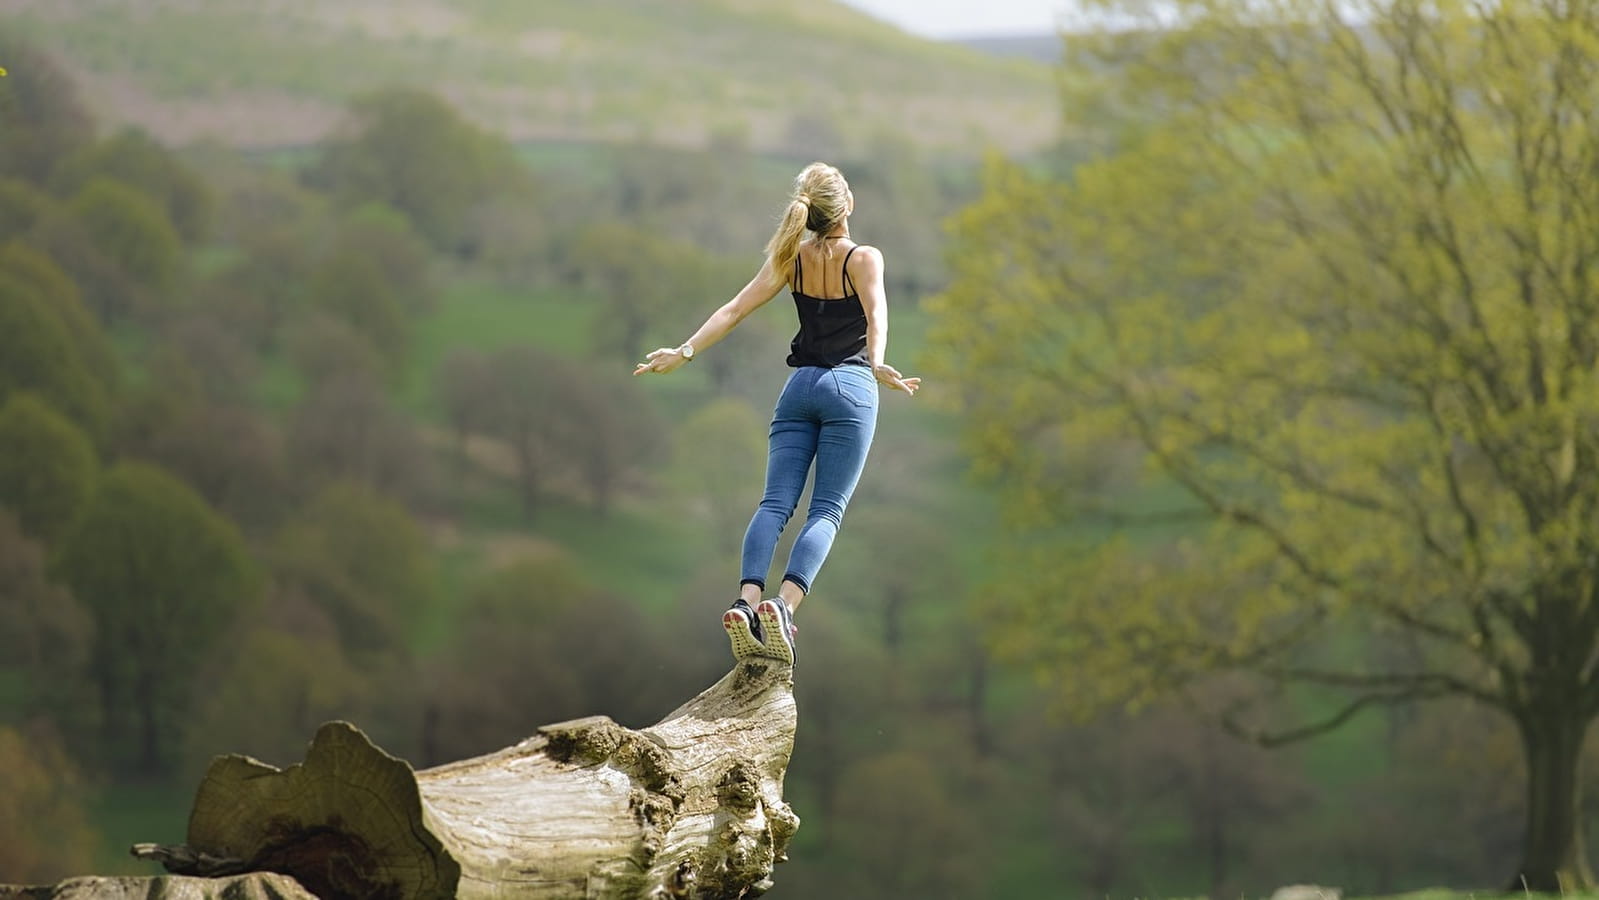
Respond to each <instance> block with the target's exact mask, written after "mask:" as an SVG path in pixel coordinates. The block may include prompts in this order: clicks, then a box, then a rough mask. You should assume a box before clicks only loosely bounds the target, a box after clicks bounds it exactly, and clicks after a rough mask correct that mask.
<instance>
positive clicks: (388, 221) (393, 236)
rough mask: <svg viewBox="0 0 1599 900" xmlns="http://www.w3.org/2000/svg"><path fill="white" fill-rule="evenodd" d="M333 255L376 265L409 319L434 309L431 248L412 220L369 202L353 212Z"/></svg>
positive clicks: (341, 229) (342, 228)
mask: <svg viewBox="0 0 1599 900" xmlns="http://www.w3.org/2000/svg"><path fill="white" fill-rule="evenodd" d="M332 252H333V254H334V255H346V256H358V257H363V258H365V259H370V260H372V261H373V262H375V263H377V266H378V270H379V271H380V272H381V273H382V274H383V278H384V281H385V282H386V283H387V284H388V286H389V288H390V290H392V291H393V292H394V295H395V297H396V298H397V299H398V300H399V304H400V307H401V309H403V310H404V312H405V314H406V315H407V316H420V315H423V314H425V313H428V312H431V311H432V310H433V305H434V299H435V297H434V285H433V273H432V252H431V248H429V247H428V245H427V244H425V243H423V242H422V239H421V237H420V236H418V234H417V232H416V229H415V228H414V227H412V225H411V222H410V220H409V219H407V218H406V217H405V216H404V215H403V214H401V213H400V212H398V211H396V210H394V209H393V208H392V207H388V206H383V205H381V204H377V203H369V204H367V205H365V206H361V207H358V208H357V209H355V210H354V211H352V212H351V213H350V215H349V216H347V217H346V218H345V221H344V222H343V223H342V224H341V225H340V227H339V231H338V234H337V235H336V236H335V237H334V239H333V247H332Z"/></svg>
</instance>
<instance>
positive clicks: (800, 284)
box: [794, 248, 805, 294]
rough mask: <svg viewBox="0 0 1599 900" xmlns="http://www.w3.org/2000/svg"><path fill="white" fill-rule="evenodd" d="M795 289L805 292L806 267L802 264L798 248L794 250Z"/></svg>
mask: <svg viewBox="0 0 1599 900" xmlns="http://www.w3.org/2000/svg"><path fill="white" fill-rule="evenodd" d="M794 290H795V291H798V292H799V293H801V294H803V293H805V269H804V267H803V266H801V265H800V253H799V249H798V248H795V252H794Z"/></svg>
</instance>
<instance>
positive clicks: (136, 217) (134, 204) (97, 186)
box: [67, 176, 183, 292]
mask: <svg viewBox="0 0 1599 900" xmlns="http://www.w3.org/2000/svg"><path fill="white" fill-rule="evenodd" d="M67 211H68V212H69V213H70V214H71V215H72V216H73V218H74V219H76V220H77V223H78V224H79V225H81V226H82V227H83V229H84V231H85V233H86V234H87V235H88V237H89V240H90V241H92V242H93V244H94V246H95V248H96V249H98V250H99V251H100V252H101V253H103V254H105V256H106V258H107V259H110V260H111V261H113V262H115V263H116V264H117V266H118V267H119V268H120V269H121V270H122V271H123V272H125V273H127V275H128V277H130V278H132V279H133V280H134V282H136V283H137V284H139V285H141V286H143V287H146V288H149V289H150V290H152V291H156V292H161V291H165V290H167V289H168V288H170V287H171V286H172V284H173V282H174V281H175V280H176V279H177V275H178V269H179V266H180V265H181V264H182V262H183V241H182V238H180V237H179V236H178V232H177V230H176V229H175V228H174V227H173V225H172V222H171V220H169V219H168V218H167V216H166V212H165V211H164V210H163V209H162V208H161V206H160V204H158V203H157V202H156V201H155V200H153V199H151V197H150V195H149V194H146V193H144V192H143V191H141V190H139V189H138V188H135V187H132V186H130V185H127V184H124V183H122V182H120V181H117V180H115V179H111V178H107V177H105V176H95V177H94V178H91V179H90V180H89V181H87V182H85V183H84V185H83V187H82V188H80V189H79V190H78V192H77V193H76V194H74V195H73V196H72V199H71V200H70V201H68V203H67Z"/></svg>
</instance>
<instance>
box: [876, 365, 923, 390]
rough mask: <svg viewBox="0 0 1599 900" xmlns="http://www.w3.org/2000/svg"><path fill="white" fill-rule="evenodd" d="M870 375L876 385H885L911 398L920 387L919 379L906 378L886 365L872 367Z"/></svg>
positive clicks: (920, 380) (920, 381)
mask: <svg viewBox="0 0 1599 900" xmlns="http://www.w3.org/2000/svg"><path fill="white" fill-rule="evenodd" d="M872 375H873V376H875V377H876V378H877V383H878V384H886V385H888V386H889V387H891V388H893V389H894V390H896V391H904V392H905V393H907V394H910V395H911V396H915V395H916V389H917V388H919V387H921V386H922V379H920V378H915V377H913V378H906V377H905V376H904V375H901V374H900V373H899V370H898V369H896V368H894V367H893V366H891V365H889V364H888V363H879V364H878V365H875V366H873V367H872Z"/></svg>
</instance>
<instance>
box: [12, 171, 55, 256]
mask: <svg viewBox="0 0 1599 900" xmlns="http://www.w3.org/2000/svg"><path fill="white" fill-rule="evenodd" d="M54 206H55V201H54V200H53V199H52V198H51V197H50V195H49V194H46V193H45V192H44V191H42V190H40V189H38V188H36V187H34V186H33V185H31V184H29V183H28V182H26V181H23V180H21V179H18V178H0V244H3V243H7V242H9V241H12V240H14V239H16V238H19V237H22V236H24V235H26V234H27V233H28V232H29V231H32V230H33V228H34V226H36V225H38V224H39V223H40V222H42V221H44V219H45V217H46V216H48V215H49V214H50V212H51V210H52V209H53V208H54Z"/></svg>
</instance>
